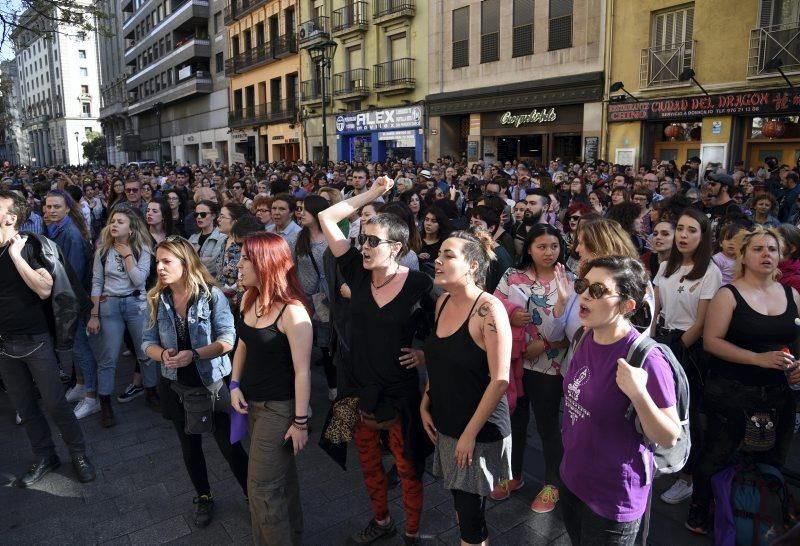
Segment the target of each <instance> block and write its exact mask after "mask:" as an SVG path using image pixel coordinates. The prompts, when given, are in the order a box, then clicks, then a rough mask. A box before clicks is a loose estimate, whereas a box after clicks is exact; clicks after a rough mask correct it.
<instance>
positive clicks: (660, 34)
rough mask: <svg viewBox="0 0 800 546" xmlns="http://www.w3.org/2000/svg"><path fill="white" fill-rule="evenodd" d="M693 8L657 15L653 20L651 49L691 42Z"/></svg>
mask: <svg viewBox="0 0 800 546" xmlns="http://www.w3.org/2000/svg"><path fill="white" fill-rule="evenodd" d="M693 29H694V7H693V6H691V7H683V8H681V9H677V10H672V11H667V12H663V13H657V14H656V15H655V17H654V18H653V34H652V36H653V47H656V48H658V47H668V46H673V45H676V44H680V43H682V42H689V41H691V40H692V32H693Z"/></svg>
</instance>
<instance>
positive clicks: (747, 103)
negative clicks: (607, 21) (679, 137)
mask: <svg viewBox="0 0 800 546" xmlns="http://www.w3.org/2000/svg"><path fill="white" fill-rule="evenodd" d="M798 110H800V90H799V89H795V90H791V91H790V90H785V89H779V90H768V91H746V92H742V93H727V94H724V95H711V96H709V97H707V96H705V95H699V96H696V97H679V98H674V99H659V100H647V101H645V100H643V101H639V102H633V101H625V102H618V103H611V104H609V105H608V121H638V120H647V121H658V120H674V119H681V118H687V117H697V116H723V115H731V114H743V115H751V116H756V115H776V114H796V113H797V112H798Z"/></svg>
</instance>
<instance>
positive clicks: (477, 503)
mask: <svg viewBox="0 0 800 546" xmlns="http://www.w3.org/2000/svg"><path fill="white" fill-rule="evenodd" d="M451 492H452V493H453V504H454V505H455V508H456V513H457V514H458V527H459V530H460V531H461V540H463V541H464V542H466V543H467V544H480V543H482V542H483V541H485V540H486V539H488V538H489V530H488V529H487V528H486V514H485V512H486V497H481V496H480V495H478V494H476V493H467V492H466V491H459V490H458V489H452V490H451Z"/></svg>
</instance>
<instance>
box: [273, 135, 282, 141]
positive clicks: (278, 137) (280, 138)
mask: <svg viewBox="0 0 800 546" xmlns="http://www.w3.org/2000/svg"><path fill="white" fill-rule="evenodd" d="M272 140H283V135H277V136H274V137H272Z"/></svg>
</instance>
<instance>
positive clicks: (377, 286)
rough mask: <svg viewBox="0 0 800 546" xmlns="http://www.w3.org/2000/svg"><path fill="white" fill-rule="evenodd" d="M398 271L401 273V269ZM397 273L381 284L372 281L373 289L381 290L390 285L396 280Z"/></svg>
mask: <svg viewBox="0 0 800 546" xmlns="http://www.w3.org/2000/svg"><path fill="white" fill-rule="evenodd" d="M397 271H399V269H398V270H397ZM397 271H395V272H394V273H392V274H391V275H389V278H388V279H386V280H385V281H383V282H382V283H381V284H375V281H371V282H372V287H373V288H375V290H380V289H381V288H383V287H384V286H386V285H387V284H389V283H390V282H392V281H393V280H394V278H395V277H396V276H397Z"/></svg>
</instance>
